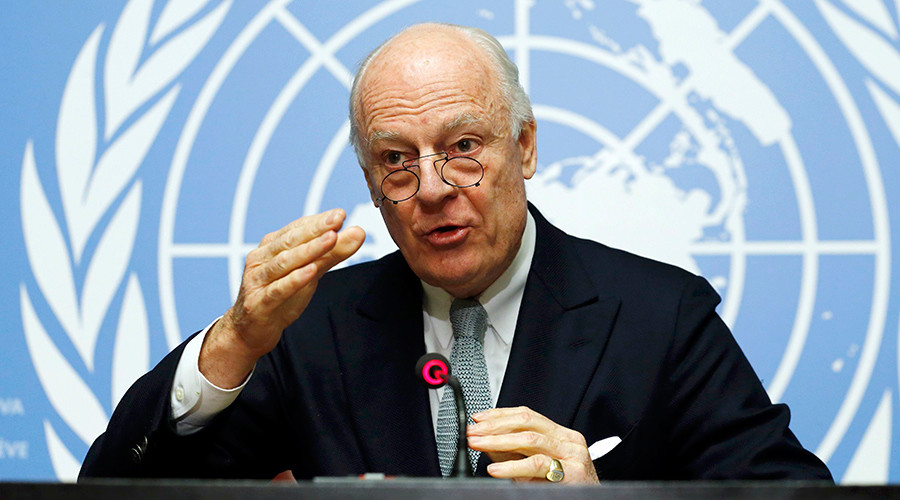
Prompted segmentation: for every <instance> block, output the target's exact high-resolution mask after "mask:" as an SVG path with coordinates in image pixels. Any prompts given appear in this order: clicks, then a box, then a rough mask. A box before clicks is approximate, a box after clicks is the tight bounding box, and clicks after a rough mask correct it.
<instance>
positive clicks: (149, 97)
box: [19, 0, 231, 480]
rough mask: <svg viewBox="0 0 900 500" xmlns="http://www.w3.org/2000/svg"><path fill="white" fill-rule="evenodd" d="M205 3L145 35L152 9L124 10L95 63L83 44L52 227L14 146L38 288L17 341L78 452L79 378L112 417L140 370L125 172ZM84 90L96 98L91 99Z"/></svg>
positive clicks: (138, 157) (137, 207)
mask: <svg viewBox="0 0 900 500" xmlns="http://www.w3.org/2000/svg"><path fill="white" fill-rule="evenodd" d="M208 3H209V2H208V1H184V0H169V1H168V2H167V3H166V5H165V6H164V8H163V9H162V11H161V13H160V15H159V17H158V19H156V21H155V23H153V25H152V31H150V28H151V17H152V16H151V14H152V10H153V0H130V1H129V2H128V3H127V5H126V6H125V8H124V9H123V11H122V13H121V15H120V16H119V19H118V20H117V22H116V25H115V28H114V29H113V31H112V34H111V36H110V38H109V42H108V46H107V51H106V54H105V58H104V59H103V61H102V63H99V64H98V57H99V55H100V50H99V49H100V43H101V37H102V35H103V32H104V25H103V24H100V25H98V26H97V27H96V28H95V29H94V31H93V32H92V33H91V34H90V36H89V37H88V39H87V41H86V42H85V43H84V45H83V46H82V48H81V50H80V51H79V53H78V56H77V57H76V59H75V62H74V64H73V66H72V69H71V72H70V73H69V77H68V80H67V82H66V86H65V89H64V91H63V95H62V101H61V104H60V110H59V117H58V121H57V129H56V156H55V159H56V172H55V173H56V181H57V184H58V186H59V198H60V201H61V206H62V217H61V220H60V218H57V216H56V215H55V214H54V212H53V210H52V208H51V205H50V202H49V200H48V197H47V196H48V192H47V190H46V189H45V188H44V185H43V184H42V181H41V178H40V176H39V175H38V168H37V165H36V162H35V154H34V147H35V146H34V144H33V143H32V141H28V144H27V145H26V146H25V154H24V158H23V160H22V181H21V187H20V193H21V212H22V232H23V235H24V239H25V247H26V251H27V254H28V261H29V264H30V267H31V270H32V273H33V275H34V278H35V281H36V282H37V288H38V289H39V290H38V291H37V292H35V291H33V290H29V287H28V286H26V284H25V283H20V286H19V295H20V300H21V313H22V323H23V326H24V330H25V338H26V343H27V345H28V350H29V353H30V355H31V359H32V362H33V363H34V366H35V370H36V372H37V375H38V378H39V380H40V382H41V385H42V387H43V389H44V391H45V392H46V394H47V397H48V399H49V401H50V403H51V405H52V406H53V408H54V409H55V410H56V412H57V413H58V414H59V416H60V418H61V419H62V421H63V422H64V423H65V425H66V426H68V429H69V431H71V433H73V434H74V435H75V436H77V437H78V438H79V439H80V440H81V441H82V442H83V443H85V445H90V443H91V442H93V440H94V439H95V438H96V437H97V436H98V435H99V434H100V433H102V432H103V431H104V429H105V427H106V423H107V421H108V414H107V412H106V410H104V407H103V405H102V404H101V403H100V399H99V398H98V396H97V395H96V394H95V393H94V391H93V390H92V389H91V387H90V386H89V385H88V383H87V382H86V381H85V380H84V379H83V378H82V376H81V375H80V374H79V371H82V372H84V371H86V372H88V373H97V372H103V373H107V372H108V373H111V388H110V395H111V401H110V403H111V407H115V405H116V403H117V402H118V401H119V399H120V398H121V397H122V395H123V394H124V393H125V391H126V390H127V389H128V387H129V386H130V385H131V383H132V382H133V381H134V380H135V379H137V377H139V376H140V375H142V374H143V373H144V372H146V371H147V369H148V367H149V362H150V354H149V351H150V347H149V346H150V335H149V331H148V330H149V327H148V322H147V311H146V306H145V302H144V296H143V292H142V291H141V284H140V280H139V279H138V276H137V274H136V273H134V272H131V273H130V274H129V272H128V268H129V263H130V260H131V254H132V250H133V248H134V243H135V238H136V235H137V226H138V220H139V217H140V211H141V200H142V196H141V187H142V184H141V180H140V179H139V178H137V176H136V174H137V171H138V168H139V167H140V165H141V164H142V163H143V161H144V158H145V157H146V155H147V152H148V150H149V149H150V147H151V146H152V145H153V143H154V141H155V140H156V138H157V135H158V134H159V131H160V129H161V128H162V125H163V123H164V122H165V120H166V118H167V117H168V115H169V112H170V111H171V109H172V105H173V104H174V103H175V98H176V97H177V96H178V93H179V91H180V89H181V87H180V85H179V84H178V83H175V80H176V78H177V77H178V76H179V75H180V74H181V73H182V71H183V70H184V69H185V68H186V67H187V66H188V65H189V64H190V63H191V62H192V61H193V60H194V59H195V58H196V56H197V54H198V53H199V52H200V50H201V49H203V47H205V46H206V44H207V43H208V42H209V40H210V38H211V37H212V36H213V34H215V32H216V30H218V28H219V26H220V25H221V23H222V21H223V19H224V17H225V14H226V13H227V12H228V10H229V8H230V6H231V0H225V1H223V2H222V3H220V4H219V5H218V6H216V7H215V8H212V9H207V12H205V13H201V11H202V10H204V7H206V5H207V4H208ZM148 32H149V37H148ZM101 72H102V80H101V77H100V74H101ZM95 89H102V95H100V96H98V95H96V92H95ZM101 104H102V108H103V109H104V111H105V113H104V114H103V116H102V121H101V119H100V118H101V117H100V115H99V111H98V109H100V108H101ZM101 124H102V128H103V130H102V134H101V131H100V125H101ZM50 175H52V174H50ZM93 240H96V241H97V243H96V246H95V247H94V248H93V249H92V250H91V249H89V248H88V242H89V241H93ZM82 274H83V278H82V279H76V277H77V276H80V275H82ZM126 275H128V278H127V280H126ZM126 281H127V283H126ZM123 286H124V296H123V299H122V306H121V308H120V310H119V311H115V312H112V311H110V310H109V309H110V304H111V303H112V301H113V299H114V297H115V296H116V295H117V294H118V293H120V290H121V289H122V288H123ZM36 297H37V298H40V299H41V300H43V301H44V302H45V303H46V305H47V306H48V307H49V309H50V310H51V311H52V313H53V316H54V317H53V318H52V320H50V321H47V319H48V318H40V317H39V316H38V313H37V312H36V310H35V307H34V304H35V302H33V298H36ZM116 315H117V316H118V318H117V322H116V331H115V340H114V347H113V353H112V361H111V366H97V365H96V363H95V354H96V348H97V341H98V337H99V334H100V329H101V325H102V324H103V323H104V322H105V321H107V320H110V319H111V318H115V316H116ZM60 343H68V344H69V346H70V347H69V349H68V350H71V348H74V351H75V352H76V353H77V354H78V359H75V360H70V359H67V357H66V356H65V355H64V354H63V352H64V350H65V349H63V350H61V349H60V345H61V344H60ZM43 424H44V434H45V436H46V440H47V448H48V452H49V455H50V459H51V462H52V464H53V468H54V472H55V473H56V475H57V477H58V478H60V479H63V480H71V479H74V478H75V477H76V476H77V475H78V470H79V468H80V462H81V461H80V460H79V459H77V458H76V455H75V454H73V452H72V450H70V449H69V448H68V447H67V446H66V444H65V443H64V441H63V439H62V438H61V437H60V433H59V432H58V431H57V427H55V426H54V424H53V423H51V421H50V420H49V419H45V420H44V422H43ZM79 455H80V454H79Z"/></svg>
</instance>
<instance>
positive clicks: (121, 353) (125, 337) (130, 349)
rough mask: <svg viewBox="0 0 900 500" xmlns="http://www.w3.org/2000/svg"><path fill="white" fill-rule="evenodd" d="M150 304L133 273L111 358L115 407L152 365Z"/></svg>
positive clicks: (129, 281) (120, 315)
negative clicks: (149, 322)
mask: <svg viewBox="0 0 900 500" xmlns="http://www.w3.org/2000/svg"><path fill="white" fill-rule="evenodd" d="M147 324H148V323H147V307H146V306H145V304H144V295H143V293H141V284H140V282H139V281H138V278H137V275H136V274H135V273H131V277H130V278H129V279H128V286H126V288H125V299H124V300H123V301H122V310H121V311H120V312H119V324H118V327H117V328H116V342H115V345H114V346H113V359H112V393H111V394H112V407H113V408H115V407H116V405H118V404H119V400H121V399H122V396H124V395H125V391H127V390H128V388H129V387H131V384H133V383H134V381H135V380H137V379H138V377H140V376H141V375H143V374H144V373H147V371H148V370H149V369H150V331H149V328H148V326H147Z"/></svg>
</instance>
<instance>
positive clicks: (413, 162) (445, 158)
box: [375, 151, 484, 208]
mask: <svg viewBox="0 0 900 500" xmlns="http://www.w3.org/2000/svg"><path fill="white" fill-rule="evenodd" d="M432 156H442V157H441V158H437V159H434V160H432V161H431V166H432V167H434V171H435V172H437V174H438V177H440V178H441V182H443V183H444V184H446V185H448V186H453V187H456V188H468V187H477V186H479V185H481V180H482V179H484V165H482V164H481V162H480V161H478V160H476V159H475V158H472V157H471V156H454V157H450V154H449V153H447V152H445V151H441V152H439V153H432V154H430V155H423V156H419V157H418V158H410V159H409V160H404V161H403V162H402V163H401V164H400V166H401V167H403V168H401V169H398V170H394V171H393V172H391V173H389V174H387V175H386V176H384V179H381V184H380V185H379V186H378V189H379V190H380V191H381V197H380V198H376V199H375V207H376V208H378V207H381V205H384V201H385V200H387V201H390V202H391V203H393V204H394V205H396V204H398V203H400V202H401V201H406V200H408V199H410V198H412V197H413V196H415V195H416V193H418V192H419V186H421V184H422V180H421V179H419V176H418V174H416V173H415V172H413V171H412V170H410V169H411V168H413V167H419V160H421V159H422V158H430V157H432ZM457 158H463V159H466V160H472V161H474V162H475V163H477V164H478V166H479V167H481V175H480V176H479V177H478V180H477V181H475V182H473V183H471V184H466V185H460V184H454V183H452V182H450V181H448V180H447V178H446V177H444V167H446V166H447V164H448V163H450V162H451V161H452V160H455V159H457ZM438 162H442V163H441V168H440V170H438V166H437V163H438ZM397 172H409V173H410V174H412V175H413V176H415V178H416V190H415V191H413V192H412V194H410V195H409V196H407V197H406V198H403V199H402V200H395V199H393V198H388V197H387V196H386V195H385V194H384V183H385V181H387V179H388V177H390V176H392V175H394V174H396V173H397Z"/></svg>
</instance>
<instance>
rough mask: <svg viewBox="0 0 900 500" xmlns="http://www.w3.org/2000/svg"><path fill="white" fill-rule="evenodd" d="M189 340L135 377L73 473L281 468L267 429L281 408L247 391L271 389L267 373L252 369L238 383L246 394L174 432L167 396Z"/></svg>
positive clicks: (265, 472) (184, 473)
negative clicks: (193, 426) (186, 431)
mask: <svg viewBox="0 0 900 500" xmlns="http://www.w3.org/2000/svg"><path fill="white" fill-rule="evenodd" d="M187 342H189V340H188V341H186V342H185V343H183V344H182V345H181V346H179V347H178V348H176V349H175V350H173V351H172V352H171V353H169V354H168V355H167V356H166V357H165V358H163V360H162V361H160V363H159V364H158V365H157V366H156V367H155V368H154V369H153V370H152V371H150V372H149V373H147V374H146V375H144V376H143V377H141V378H140V379H138V380H137V381H136V382H135V383H134V385H132V387H131V388H130V389H129V390H128V391H127V392H126V394H125V395H124V396H123V397H122V400H121V401H120V402H119V404H118V406H117V407H116V409H115V411H114V412H113V415H112V418H111V419H110V421H109V425H108V426H107V429H106V432H104V433H103V434H102V435H100V437H98V438H97V439H96V441H95V442H94V443H93V445H92V446H91V448H90V450H89V451H88V453H87V456H86V457H85V459H84V463H83V465H82V468H81V472H80V474H79V479H84V478H91V477H129V478H142V477H171V478H178V477H190V478H215V477H220V478H229V477H242V478H260V479H271V478H272V477H274V476H275V474H277V473H279V472H281V471H283V470H284V469H285V468H286V467H283V466H282V464H283V460H282V457H283V453H282V450H281V448H282V447H281V446H279V444H278V442H277V441H278V440H277V439H275V438H274V436H273V434H272V433H271V432H268V433H267V432H265V430H266V429H272V428H275V426H276V425H277V423H276V422H277V421H278V420H279V418H280V415H281V412H280V411H278V409H276V408H272V406H273V404H272V402H271V399H270V398H262V397H253V395H254V393H255V394H268V393H269V392H270V391H272V390H274V389H273V388H272V387H271V377H267V376H266V374H260V373H255V374H254V377H252V378H251V382H249V383H248V385H247V387H245V389H244V393H247V392H248V391H250V395H249V396H248V397H244V398H240V399H239V401H240V402H239V403H236V404H234V405H232V406H231V407H229V408H226V409H225V410H223V411H222V413H221V414H220V415H218V416H217V417H216V418H215V419H213V421H212V422H210V423H209V425H207V426H206V427H205V428H203V429H202V430H200V431H198V432H196V433H192V434H190V435H187V436H180V435H178V434H177V433H176V432H175V428H174V423H173V422H172V421H171V417H170V415H171V399H170V395H171V389H172V381H173V379H174V377H175V371H176V369H177V366H178V361H179V360H180V358H181V354H182V352H183V351H184V348H185V346H186V344H187ZM264 371H265V370H264ZM264 386H265V387H264ZM236 407H237V408H236ZM279 467H281V468H279Z"/></svg>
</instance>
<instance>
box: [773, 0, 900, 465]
mask: <svg viewBox="0 0 900 500" xmlns="http://www.w3.org/2000/svg"><path fill="white" fill-rule="evenodd" d="M770 5H771V7H772V9H773V15H774V16H775V17H776V19H778V21H779V22H780V23H781V24H782V25H783V26H785V27H786V28H788V30H789V31H790V32H791V34H792V35H793V36H794V38H795V39H796V40H797V42H798V43H799V44H800V46H801V47H802V48H803V49H804V51H805V52H806V53H807V54H808V56H809V57H810V59H811V60H812V62H813V63H814V64H815V66H816V68H817V69H818V71H819V73H820V74H821V75H822V77H823V78H824V79H825V81H826V83H827V84H828V87H829V90H831V92H832V94H833V95H834V97H835V99H836V100H837V104H838V107H839V108H840V110H841V112H842V114H843V116H844V119H845V120H847V122H848V125H849V129H850V132H851V135H852V137H853V142H854V144H855V145H856V147H857V151H858V153H859V158H860V160H861V163H862V168H863V173H864V174H865V179H866V185H867V187H868V193H869V199H870V202H871V207H872V216H873V226H874V231H875V240H876V241H879V242H882V244H881V245H880V246H879V247H878V252H877V253H876V256H875V257H876V258H875V271H874V272H873V282H874V283H873V295H872V297H873V298H872V307H871V311H870V314H869V326H868V329H867V332H866V340H865V341H864V343H863V348H862V352H861V353H860V359H859V363H858V364H857V369H856V372H855V373H854V375H853V379H852V380H851V382H850V387H849V389H848V390H847V393H846V396H845V398H844V401H843V403H842V404H841V407H840V408H839V410H838V412H837V415H836V417H835V418H834V420H832V423H831V426H830V427H829V429H828V431H827V432H826V433H825V436H824V437H823V439H822V441H821V442H820V444H819V446H818V448H817V449H816V450H815V453H816V455H818V456H819V457H820V458H822V459H823V460H825V461H826V462H827V461H828V460H829V459H830V458H831V456H832V455H833V454H834V452H835V450H836V449H837V447H838V445H839V444H840V443H841V441H842V440H843V438H844V435H845V434H846V432H847V429H849V427H850V424H851V422H852V420H853V418H854V417H855V415H856V412H857V410H858V409H859V405H860V403H861V402H862V399H863V396H864V394H865V391H866V389H867V387H868V384H869V381H870V379H871V376H872V372H873V370H874V368H875V361H876V358H877V355H878V351H879V346H880V345H881V340H882V337H883V334H884V325H885V321H886V318H887V304H888V288H889V285H890V268H891V265H890V227H889V223H888V215H887V202H886V199H885V194H884V185H883V182H882V181H881V178H880V177H881V176H880V171H879V167H878V161H877V158H876V157H875V151H874V147H873V146H872V141H871V138H870V137H869V134H868V131H867V129H866V126H865V122H864V121H863V120H862V116H861V114H860V112H859V109H858V108H857V107H856V105H855V102H854V101H853V98H852V96H851V94H850V91H849V89H848V88H847V86H846V84H845V83H844V82H843V79H842V77H841V76H840V73H838V71H837V69H836V68H835V67H834V65H833V63H832V62H831V60H830V59H829V58H828V57H827V55H826V54H825V51H824V49H822V47H821V45H820V44H819V43H818V41H817V40H816V39H815V38H814V37H813V36H812V35H811V34H810V33H809V31H808V30H807V29H806V27H805V26H803V24H802V23H801V22H800V21H799V20H798V19H797V18H796V16H794V14H793V12H791V11H790V10H789V9H787V8H786V7H785V6H784V5H782V4H780V3H774V2H770Z"/></svg>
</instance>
